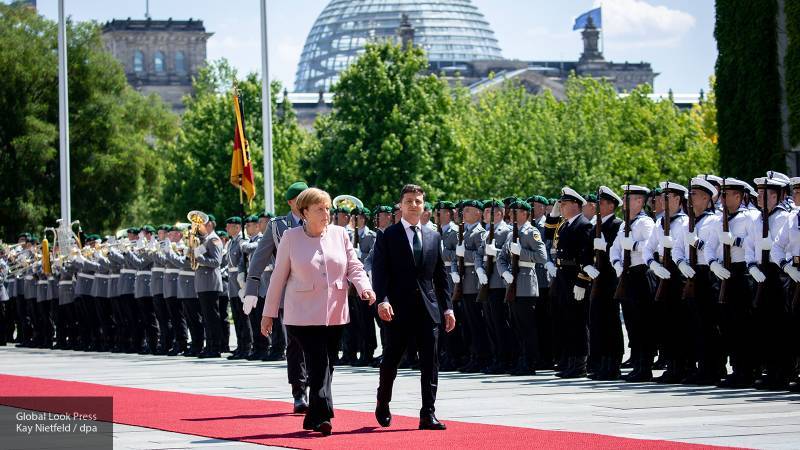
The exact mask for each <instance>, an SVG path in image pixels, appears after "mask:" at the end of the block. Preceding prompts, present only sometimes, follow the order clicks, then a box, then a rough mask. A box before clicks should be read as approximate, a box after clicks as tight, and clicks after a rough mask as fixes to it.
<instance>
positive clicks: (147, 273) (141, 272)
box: [136, 270, 150, 277]
mask: <svg viewBox="0 0 800 450" xmlns="http://www.w3.org/2000/svg"><path fill="white" fill-rule="evenodd" d="M139 275H150V271H149V270H137V271H136V276H137V277H138V276H139Z"/></svg>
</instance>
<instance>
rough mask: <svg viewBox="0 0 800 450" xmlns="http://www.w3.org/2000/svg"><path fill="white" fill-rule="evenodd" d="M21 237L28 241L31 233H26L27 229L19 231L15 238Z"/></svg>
mask: <svg viewBox="0 0 800 450" xmlns="http://www.w3.org/2000/svg"><path fill="white" fill-rule="evenodd" d="M21 238H25V239H27V240H29V241H30V240H31V234H30V233H28V232H27V231H26V232H25V233H20V234H19V236H17V239H21Z"/></svg>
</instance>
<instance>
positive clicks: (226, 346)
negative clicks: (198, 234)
mask: <svg viewBox="0 0 800 450" xmlns="http://www.w3.org/2000/svg"><path fill="white" fill-rule="evenodd" d="M214 226H216V223H215V224H214ZM216 233H217V236H218V237H219V238H220V239H221V240H222V247H223V248H222V257H223V259H224V258H225V245H226V244H227V242H228V240H229V239H230V236H229V235H228V232H227V231H225V230H217V232H216ZM219 272H220V275H221V276H222V292H220V293H219V298H218V299H217V304H218V305H219V323H220V327H221V328H220V329H221V330H222V335H221V338H220V341H221V345H220V353H231V347H230V341H231V322H230V319H229V318H228V317H229V313H228V309H229V305H230V298H229V297H228V266H227V265H225V264H222V265H220V268H219Z"/></svg>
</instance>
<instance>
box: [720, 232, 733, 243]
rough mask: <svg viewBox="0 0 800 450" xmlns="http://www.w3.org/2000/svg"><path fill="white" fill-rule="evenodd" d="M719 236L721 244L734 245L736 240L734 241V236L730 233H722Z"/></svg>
mask: <svg viewBox="0 0 800 450" xmlns="http://www.w3.org/2000/svg"><path fill="white" fill-rule="evenodd" d="M718 236H719V242H720V244H723V245H733V241H734V239H733V235H732V234H731V232H730V231H720V232H719V233H718Z"/></svg>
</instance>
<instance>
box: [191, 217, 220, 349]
mask: <svg viewBox="0 0 800 450" xmlns="http://www.w3.org/2000/svg"><path fill="white" fill-rule="evenodd" d="M215 221H216V219H215V218H214V216H213V215H211V214H209V215H208V222H206V223H204V224H203V225H201V226H200V227H198V229H197V231H198V233H197V234H198V238H200V245H198V246H197V247H195V249H194V257H195V261H197V264H198V267H197V270H195V277H194V289H195V291H196V292H197V298H198V300H200V313H201V314H202V315H203V328H204V329H205V335H206V347H205V349H203V351H202V352H200V354H199V355H198V357H200V358H219V357H220V356H221V353H220V352H221V348H222V327H221V324H220V313H219V294H220V292H222V273H221V272H220V267H222V239H220V238H219V236H217V233H216V232H215V231H214V225H215Z"/></svg>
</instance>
